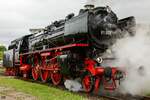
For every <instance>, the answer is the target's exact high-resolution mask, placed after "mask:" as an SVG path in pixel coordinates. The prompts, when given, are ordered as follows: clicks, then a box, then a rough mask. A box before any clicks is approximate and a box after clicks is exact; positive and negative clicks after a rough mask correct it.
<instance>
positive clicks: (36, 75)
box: [32, 66, 39, 80]
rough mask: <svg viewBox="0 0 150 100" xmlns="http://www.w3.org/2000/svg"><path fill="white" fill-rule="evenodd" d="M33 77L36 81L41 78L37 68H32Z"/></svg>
mask: <svg viewBox="0 0 150 100" xmlns="http://www.w3.org/2000/svg"><path fill="white" fill-rule="evenodd" d="M32 77H33V79H34V80H37V79H38V78H39V69H38V67H37V66H35V67H33V68H32Z"/></svg>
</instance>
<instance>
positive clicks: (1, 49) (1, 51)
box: [0, 45, 7, 60]
mask: <svg viewBox="0 0 150 100" xmlns="http://www.w3.org/2000/svg"><path fill="white" fill-rule="evenodd" d="M6 50H7V49H6V47H5V46H3V45H1V46H0V60H2V59H3V53H4V51H6Z"/></svg>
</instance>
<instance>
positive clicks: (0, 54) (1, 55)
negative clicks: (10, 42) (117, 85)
mask: <svg viewBox="0 0 150 100" xmlns="http://www.w3.org/2000/svg"><path fill="white" fill-rule="evenodd" d="M2 59H3V52H2V51H0V60H2Z"/></svg>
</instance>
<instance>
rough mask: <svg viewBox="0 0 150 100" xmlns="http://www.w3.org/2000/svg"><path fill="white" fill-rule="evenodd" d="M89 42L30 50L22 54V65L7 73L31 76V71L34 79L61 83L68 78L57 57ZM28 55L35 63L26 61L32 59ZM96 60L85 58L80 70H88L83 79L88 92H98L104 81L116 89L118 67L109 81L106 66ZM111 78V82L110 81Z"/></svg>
mask: <svg viewBox="0 0 150 100" xmlns="http://www.w3.org/2000/svg"><path fill="white" fill-rule="evenodd" d="M88 46H89V44H70V45H65V46H61V47H55V48H50V49H46V50H40V51H35V52H29V53H24V54H20V65H19V66H18V67H14V68H6V72H5V74H6V75H17V74H18V73H19V74H21V75H22V76H23V77H24V78H28V77H29V75H30V74H29V73H32V77H33V79H34V80H38V78H39V77H40V78H41V80H42V81H43V82H46V81H47V79H49V78H50V79H51V80H52V83H53V84H54V85H59V84H60V82H61V81H62V79H63V78H64V79H65V78H66V77H63V75H62V74H61V73H60V70H61V68H60V66H59V64H58V63H57V59H56V57H57V56H59V55H61V54H62V50H64V49H70V48H86V47H88ZM38 56H41V60H40V61H39V59H38ZM48 56H51V58H50V60H49V61H48V62H49V63H48V64H46V62H47V61H46V58H47V57H48ZM28 57H32V58H34V59H33V62H34V64H33V65H30V64H27V63H26V62H27V61H28V60H29V59H30V58H28ZM95 63H96V62H95V61H94V60H92V59H89V58H85V61H84V64H85V66H84V70H81V71H80V72H81V73H83V72H85V71H87V72H88V74H87V75H86V76H84V78H83V80H82V85H83V88H84V89H85V91H86V92H91V91H92V90H93V89H94V90H95V91H96V92H98V90H99V87H100V84H101V83H102V85H103V87H104V89H106V90H115V89H116V81H118V79H117V78H116V75H117V72H118V70H117V68H115V67H112V68H111V70H112V75H111V78H110V79H109V82H108V81H107V79H106V78H105V77H104V73H105V68H104V67H101V66H96V67H95ZM92 77H94V83H92ZM110 80H111V83H110Z"/></svg>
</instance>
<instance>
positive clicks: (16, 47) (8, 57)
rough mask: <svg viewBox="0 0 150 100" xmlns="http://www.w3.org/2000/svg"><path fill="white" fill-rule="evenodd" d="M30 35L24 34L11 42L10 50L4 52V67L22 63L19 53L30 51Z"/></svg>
mask: <svg viewBox="0 0 150 100" xmlns="http://www.w3.org/2000/svg"><path fill="white" fill-rule="evenodd" d="M28 37H29V36H24V37H22V38H19V39H16V40H14V41H12V42H11V45H9V47H8V51H6V52H4V59H3V61H4V67H15V66H19V65H20V59H19V55H20V54H22V53H26V52H28V51H29V43H28ZM7 62H10V63H7Z"/></svg>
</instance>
